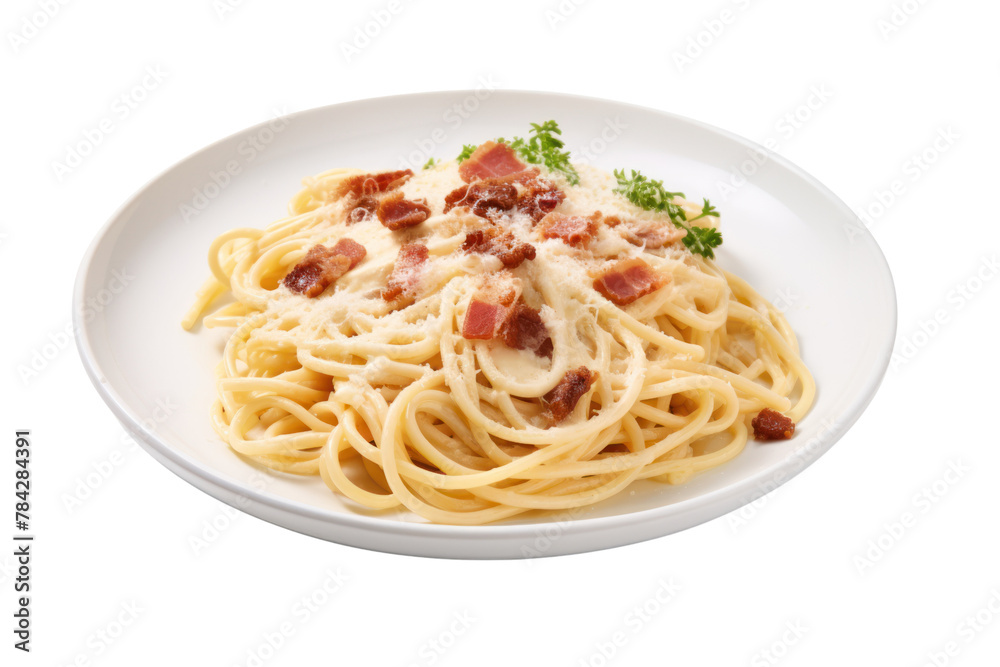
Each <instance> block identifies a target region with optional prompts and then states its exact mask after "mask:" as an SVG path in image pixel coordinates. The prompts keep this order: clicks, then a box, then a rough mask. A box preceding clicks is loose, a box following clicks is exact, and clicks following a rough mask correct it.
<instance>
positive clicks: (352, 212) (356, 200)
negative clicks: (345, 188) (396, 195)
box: [347, 195, 378, 225]
mask: <svg viewBox="0 0 1000 667" xmlns="http://www.w3.org/2000/svg"><path fill="white" fill-rule="evenodd" d="M349 206H350V208H349V209H348V211H347V224H349V225H353V224H354V223H356V222H364V221H365V220H367V219H368V218H370V217H371V216H372V215H373V214H374V213H375V211H376V210H378V199H376V198H375V197H374V196H372V195H361V196H360V197H354V196H353V195H351V201H350V204H349Z"/></svg>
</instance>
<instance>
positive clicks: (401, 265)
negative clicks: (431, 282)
mask: <svg viewBox="0 0 1000 667" xmlns="http://www.w3.org/2000/svg"><path fill="white" fill-rule="evenodd" d="M429 257H430V253H429V252H428V250H427V246H425V245H424V244H423V243H419V242H415V243H406V244H404V245H403V247H401V248H400V249H399V254H398V255H396V263H395V264H394V265H393V267H392V273H390V274H389V280H388V281H387V282H386V285H385V289H383V290H382V298H383V299H385V300H386V301H392V300H393V299H395V298H396V297H398V296H400V295H401V294H411V293H412V292H413V291H414V290H415V289H416V287H417V285H418V283H419V282H420V275H421V273H423V269H422V267H423V264H424V263H425V262H426V261H427V259H428V258H429Z"/></svg>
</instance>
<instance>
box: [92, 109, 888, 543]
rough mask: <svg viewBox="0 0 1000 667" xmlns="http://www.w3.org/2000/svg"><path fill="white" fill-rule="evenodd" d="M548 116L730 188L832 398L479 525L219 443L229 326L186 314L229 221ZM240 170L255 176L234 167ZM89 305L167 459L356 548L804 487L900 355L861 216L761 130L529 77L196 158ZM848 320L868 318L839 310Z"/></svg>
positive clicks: (147, 204) (98, 345)
mask: <svg viewBox="0 0 1000 667" xmlns="http://www.w3.org/2000/svg"><path fill="white" fill-rule="evenodd" d="M483 96H484V94H483V93H480V97H483ZM456 104H457V105H459V108H461V109H463V111H462V113H461V114H460V113H458V112H457V111H456V107H455V105H456ZM473 107H475V108H474V109H473ZM463 115H465V116H468V117H467V118H463ZM550 118H554V119H556V120H557V121H559V123H560V125H561V127H562V129H563V138H564V139H565V140H566V143H567V146H568V147H569V148H571V149H574V152H575V154H576V155H577V157H579V156H580V155H581V154H582V151H581V150H580V149H581V148H583V147H584V146H587V147H588V150H589V151H591V154H592V155H593V158H592V160H593V162H594V163H595V164H596V165H597V166H600V167H602V168H605V169H609V170H610V169H612V168H616V167H627V168H635V169H642V171H643V172H644V173H646V174H647V175H650V176H653V177H655V178H661V179H663V181H664V183H665V185H667V187H669V188H670V189H672V190H679V191H683V192H685V193H687V195H688V196H689V197H692V198H698V197H703V196H705V197H710V198H711V199H712V200H713V203H714V204H716V206H717V207H718V208H719V210H720V211H721V213H722V229H723V232H724V235H725V244H724V245H723V246H722V248H721V249H720V250H719V251H718V261H719V263H720V264H721V265H722V266H723V267H724V268H726V269H729V270H731V271H733V272H735V273H736V274H738V275H740V276H742V277H744V278H746V279H747V280H749V282H750V283H751V284H752V285H754V286H755V287H756V288H757V289H758V290H759V291H760V292H761V293H762V294H763V295H764V296H765V297H767V298H769V299H771V300H772V301H776V302H778V303H779V305H782V301H784V303H783V305H784V306H785V307H786V310H787V315H788V319H789V320H790V322H791V324H792V326H793V328H794V329H795V331H796V332H797V333H798V334H799V337H800V342H801V345H802V353H803V356H804V358H805V361H806V363H807V364H808V365H809V367H810V368H811V369H812V371H813V373H814V374H815V377H816V382H817V385H818V387H819V395H818V399H817V402H816V404H815V406H814V407H813V409H812V412H811V413H809V415H808V416H807V417H806V418H805V419H804V420H803V421H802V423H801V424H799V427H798V430H797V432H796V436H795V438H793V439H792V440H789V441H785V442H781V443H771V444H759V443H756V442H753V441H751V443H750V444H749V445H748V447H747V449H746V450H745V451H744V452H743V453H742V454H741V455H740V456H739V457H737V458H736V459H735V460H734V461H732V462H730V463H727V464H726V465H724V466H722V467H721V468H717V469H715V470H711V471H708V472H707V473H703V474H701V475H700V476H697V477H696V478H695V479H693V480H692V481H690V482H689V483H687V484H684V485H681V486H668V485H664V484H659V483H656V482H647V483H643V484H639V485H636V486H635V487H634V488H633V489H632V490H631V491H629V492H625V493H623V494H621V495H620V497H617V498H613V499H611V500H609V501H608V502H605V503H603V504H600V505H598V506H596V507H593V508H589V509H586V510H579V511H576V512H569V513H562V514H556V515H552V516H549V517H548V518H539V519H534V520H520V521H511V522H507V523H504V524H499V525H490V526H477V527H465V526H438V525H431V524H427V523H425V522H423V521H422V520H419V519H415V518H413V517H411V516H409V515H407V514H405V513H403V512H396V513H393V514H388V515H387V514H377V513H366V512H361V511H357V510H355V509H353V508H351V507H349V506H348V505H347V504H346V503H344V502H343V499H342V498H340V497H338V496H336V495H334V494H333V493H331V492H330V491H328V490H327V488H326V487H325V486H324V485H323V483H322V481H321V480H320V479H319V478H318V477H317V478H300V477H294V476H289V475H280V474H268V473H265V472H263V471H262V469H257V468H255V467H253V466H252V465H251V464H249V463H247V462H246V461H244V460H243V459H241V458H239V457H237V456H236V455H235V454H234V453H233V452H232V451H230V450H229V449H228V447H227V446H226V445H225V444H224V443H223V442H221V441H220V440H219V439H218V438H217V437H216V435H215V433H214V432H213V431H212V428H211V426H210V424H209V416H208V412H209V406H210V405H211V403H212V401H213V399H214V395H215V389H214V374H213V369H214V368H215V365H216V364H217V363H218V360H219V354H220V350H221V346H222V340H223V336H224V334H223V333H222V332H217V331H205V330H203V329H201V328H200V327H199V329H198V330H197V332H196V333H193V334H192V333H188V332H185V331H183V330H182V329H181V327H180V324H179V322H180V319H181V317H182V315H183V314H184V312H185V311H186V310H187V308H188V307H189V305H190V303H191V301H192V299H193V297H194V293H195V290H196V289H197V288H198V286H199V285H200V284H201V282H202V281H203V280H204V278H205V277H206V276H207V275H208V267H207V265H206V261H205V258H206V255H207V250H208V246H209V243H210V242H211V240H212V239H213V238H214V237H215V236H216V235H217V234H219V233H221V232H222V231H224V230H227V229H230V228H232V227H242V226H248V227H262V226H264V225H267V224H268V223H270V222H271V221H273V220H275V219H277V218H279V217H281V216H283V215H284V213H285V206H286V202H287V201H288V199H289V198H290V197H291V195H292V194H293V193H294V192H295V191H296V190H297V189H298V187H299V184H300V182H301V179H302V178H303V177H305V176H309V175H312V174H315V173H318V172H320V171H323V170H325V169H329V168H332V167H341V166H344V167H347V166H350V167H362V168H365V169H371V170H380V169H390V168H391V169H395V168H399V166H400V163H401V161H402V160H405V159H413V158H415V159H414V162H415V163H416V168H419V167H420V165H422V164H423V162H424V161H425V160H426V155H424V154H423V153H422V152H421V151H424V152H426V150H427V149H428V148H431V149H432V152H433V154H434V155H435V156H436V157H439V158H445V159H447V158H451V157H453V156H455V155H457V154H458V152H459V150H460V149H461V146H462V144H463V143H479V142H481V141H483V140H485V139H487V138H490V137H496V136H510V135H513V134H525V133H526V132H527V130H528V127H529V125H528V124H529V122H532V121H534V122H541V121H543V120H547V119H550ZM616 127H617V128H618V129H617V130H616V129H614V128H616ZM602 132H603V133H604V134H603V138H598V137H602ZM615 132H619V133H620V134H619V136H615ZM592 139H593V141H591V140H592ZM414 153H415V155H412V156H411V154H414ZM754 154H756V156H757V159H756V161H754V160H753V159H752V158H751V156H752V155H754ZM762 158H763V159H762ZM760 161H763V164H762V165H760V166H757V164H756V163H757V162H760ZM741 165H744V166H743V167H741ZM227 167H228V170H229V171H231V172H236V171H238V173H236V174H235V175H233V176H228V177H227V176H225V175H223V174H225V173H226V171H227ZM233 167H235V168H236V169H234V168H233ZM741 168H742V169H744V170H746V171H748V172H749V171H753V172H754V173H753V174H752V176H751V177H750V179H749V182H748V183H747V184H745V185H743V186H742V187H739V188H738V189H737V190H736V192H735V193H733V194H731V195H730V196H729V197H728V198H724V197H722V196H720V189H719V182H720V181H721V182H726V183H729V182H730V179H731V174H732V173H733V172H734V171H737V170H739V169H741ZM213 175H214V176H213ZM227 178H228V181H229V183H228V185H226V184H225V183H226V180H227ZM213 179H214V181H213ZM213 183H214V184H213ZM218 183H222V184H223V186H222V187H219V185H218ZM196 193H201V197H203V198H204V199H199V198H198V197H197V196H196ZM185 207H190V208H185ZM193 212H194V213H195V214H194V215H192V213H193ZM185 214H187V215H186V216H185ZM185 217H187V218H188V219H187V220H185ZM115 271H124V272H125V273H126V274H127V276H134V277H132V278H129V277H126V278H125V280H126V281H127V283H128V284H127V285H126V286H125V287H124V289H122V288H121V280H120V279H119V280H118V281H116V280H115V274H114V272H115ZM115 291H117V292H118V293H114V292H115ZM88 302H89V304H90V305H89V306H88ZM88 308H90V310H89V311H88ZM73 316H74V323H75V325H76V334H77V344H78V345H79V348H80V353H81V356H82V358H83V361H84V365H85V366H86V368H87V372H88V373H89V374H90V377H91V379H92V380H93V382H94V385H95V386H96V387H97V389H98V391H99V392H100V394H101V396H102V397H103V398H104V400H105V401H106V402H107V403H108V405H109V406H110V407H111V409H112V410H113V411H114V413H115V415H116V416H117V417H118V418H119V419H120V420H121V422H122V424H123V425H124V426H125V428H126V429H127V430H128V431H129V432H130V433H131V434H132V435H133V436H134V437H135V438H136V439H137V440H138V441H139V442H140V443H142V445H143V446H144V447H145V448H146V449H147V451H149V452H150V454H152V455H153V456H154V457H155V458H156V459H157V460H159V461H160V462H161V463H163V465H165V466H167V467H168V468H169V469H170V470H172V471H173V472H175V473H177V474H178V475H180V476H181V477H182V478H183V479H185V480H187V481H188V482H190V483H191V484H193V485H195V486H196V487H198V488H200V489H202V490H203V491H205V492H207V493H209V494H211V495H213V496H215V497H216V498H219V499H220V500H223V501H224V502H226V503H229V504H231V505H233V506H234V507H237V508H239V509H241V510H243V511H245V512H248V513H250V514H253V515H255V516H258V517H260V518H262V519H265V520H267V521H271V522H273V523H276V524H278V525H281V526H285V527H287V528H290V529H292V530H296V531H299V532H302V533H307V534H309V535H314V536H316V537H321V538H323V539H327V540H331V541H334V542H339V543H342V544H348V545H352V546H357V547H364V548H367V549H376V550H379V551H388V552H395V553H403V554H411V555H422V556H437V557H456V558H516V557H522V556H540V555H557V554H567V553H576V552H581V551H588V550H593V549H602V548H607V547H613V546H619V545H623V544H630V543H633V542H638V541H641V540H647V539H650V538H653V537H658V536H662V535H667V534H669V533H672V532H675V531H678V530H683V529H685V528H689V527H691V526H695V525H697V524H699V523H702V522H704V521H708V520H709V519H713V518H716V517H718V516H721V515H723V514H725V513H727V512H729V511H732V510H734V509H736V508H738V507H740V506H741V505H743V504H745V503H747V502H750V501H752V500H754V499H756V498H757V497H759V496H760V495H762V494H763V493H766V492H769V491H771V490H773V489H774V488H776V487H777V486H778V485H780V484H781V483H782V482H784V481H787V480H788V479H789V478H791V477H792V476H793V475H795V474H796V473H798V472H799V471H801V470H802V469H803V468H804V467H805V466H807V465H809V464H810V463H812V462H813V461H815V460H816V459H817V458H818V457H819V456H820V455H821V454H823V452H825V451H826V450H827V449H829V448H830V446H832V445H833V443H834V442H836V441H837V439H839V438H840V437H841V436H842V435H843V434H844V432H845V431H847V429H848V428H849V427H850V426H851V424H853V423H854V422H855V420H857V418H858V416H859V415H860V414H861V412H862V411H863V410H864V408H865V406H867V405H868V403H869V401H871V399H872V396H873V395H874V394H875V391H876V389H877V388H878V385H879V383H880V381H881V379H882V375H883V373H884V372H885V368H886V365H887V363H888V361H889V356H890V352H891V349H892V343H893V339H894V335H895V325H896V303H895V293H894V290H893V286H892V276H891V275H890V273H889V268H888V266H887V265H886V262H885V259H884V257H883V256H882V253H881V252H880V250H879V248H878V246H877V245H876V243H875V241H874V240H873V239H872V238H871V236H870V235H869V234H868V233H867V232H866V231H865V229H864V227H863V226H861V225H860V224H859V223H858V221H857V218H856V217H855V215H854V214H853V213H852V211H851V210H850V209H849V208H848V207H847V206H846V205H845V204H844V203H843V202H842V201H840V200H839V199H838V198H837V197H836V196H835V195H834V194H833V193H831V192H830V191H829V190H827V189H826V188H825V187H823V186H822V185H821V184H819V183H818V182H816V181H815V180H814V179H813V178H812V177H810V176H809V175H808V174H806V173H804V172H803V171H802V170H800V169H798V168H796V167H795V166H793V165H791V164H789V163H788V162H787V161H785V160H784V159H782V158H780V157H778V156H776V155H774V154H768V153H766V151H765V150H764V149H763V148H761V147H760V146H757V145H756V144H753V143H752V142H750V141H747V140H746V139H742V138H740V137H736V136H733V135H731V134H729V133H727V132H724V131H722V130H719V129H717V128H713V127H709V126H707V125H704V124H702V123H698V122H695V121H692V120H688V119H685V118H680V117H677V116H673V115H670V114H666V113H663V112H660V111H655V110H651V109H645V108H640V107H635V106H629V105H625V104H620V103H617V102H610V101H606V100H597V99H589V98H582V97H573V96H567V95H555V94H548V93H536V92H515V91H498V92H494V93H492V94H490V95H488V97H487V98H486V99H479V98H477V97H476V95H475V94H474V93H473V92H471V91H464V92H439V93H426V94H418V95H406V96H400V97H386V98H380V99H372V100H362V101H359V102H351V103H348V104H339V105H335V106H330V107H324V108H320V109H313V110H310V111H304V112H301V113H297V114H294V115H291V116H288V117H287V118H285V119H283V120H282V121H278V122H272V123H270V124H268V123H264V124H261V125H258V126H256V127H252V128H249V129H247V130H245V131H243V132H239V133H237V134H234V135H233V136H231V137H228V138H226V139H223V140H221V141H219V142H217V143H215V144H213V145H211V146H209V147H207V148H205V149H203V150H202V151H200V152H198V153H195V154H194V155H192V156H190V157H188V158H187V159H185V160H183V161H182V162H180V163H179V164H177V165H175V166H173V167H171V168H170V169H168V170H167V171H165V172H164V173H163V174H161V175H160V176H158V177H157V178H155V179H154V180H152V181H151V182H150V183H149V184H147V185H146V186H145V187H143V188H142V189H141V190H139V192H137V193H136V194H135V196H133V197H132V199H130V200H129V201H128V202H127V203H126V204H125V205H124V206H122V208H121V209H120V210H119V211H118V212H117V213H115V215H114V216H113V217H112V218H111V220H110V221H109V222H108V224H107V225H106V226H105V227H104V229H103V230H102V231H101V233H100V234H99V235H98V237H97V239H96V240H95V241H94V243H93V245H92V246H91V247H90V249H89V250H88V251H87V254H86V256H85V257H84V258H83V264H82V266H81V268H80V274H79V278H78V281H77V285H76V294H75V301H74V313H73ZM844 321H850V322H853V323H855V325H854V326H849V327H845V326H836V325H835V324H834V323H836V322H844ZM164 405H166V406H168V407H169V409H168V410H164V409H163V406H164ZM170 406H175V407H170ZM167 413H169V414H167Z"/></svg>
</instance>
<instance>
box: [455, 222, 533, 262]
mask: <svg viewBox="0 0 1000 667" xmlns="http://www.w3.org/2000/svg"><path fill="white" fill-rule="evenodd" d="M462 250H464V251H465V252H478V253H483V254H490V255H493V256H494V257H496V258H498V259H499V260H500V261H501V262H503V265H504V266H505V267H507V268H508V269H516V268H517V267H519V266H520V265H521V262H523V261H524V260H526V259H534V258H535V246H533V245H531V244H530V243H521V242H520V241H518V240H517V238H516V237H515V236H514V235H513V234H511V233H510V232H502V233H501V231H500V230H499V229H498V228H497V227H487V228H486V229H477V230H475V231H472V232H469V233H467V234H466V235H465V242H464V243H462Z"/></svg>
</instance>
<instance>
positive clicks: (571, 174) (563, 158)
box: [456, 120, 580, 185]
mask: <svg viewBox="0 0 1000 667" xmlns="http://www.w3.org/2000/svg"><path fill="white" fill-rule="evenodd" d="M561 134H562V130H560V129H559V123H557V122H555V121H554V120H549V121H545V122H544V123H542V124H541V125H539V124H538V123H532V124H531V136H530V137H529V138H528V139H522V138H521V137H514V138H513V139H511V140H510V141H508V140H507V139H504V138H503V137H500V138H499V139H497V141H498V142H499V143H501V144H507V145H508V146H510V147H511V148H513V149H514V151H515V152H516V153H517V154H518V155H520V156H521V159H523V160H524V161H525V162H527V163H529V164H544V165H545V166H546V167H548V168H549V171H558V172H559V173H560V174H562V175H563V176H565V177H566V180H568V181H569V182H570V185H576V184H577V183H579V182H580V175H579V174H578V173H576V169H574V168H573V165H572V164H571V163H570V161H569V160H570V158H569V151H564V150H562V149H563V146H565V144H564V143H563V140H562V139H560V138H559V137H558V136H556V135H561ZM476 148H478V147H477V146H473V145H471V144H466V145H465V146H462V152H461V153H459V154H458V157H457V158H456V160H457V161H458V162H459V163H462V162H463V161H465V160H468V159H469V156H470V155H472V153H473V151H475V150H476Z"/></svg>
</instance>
